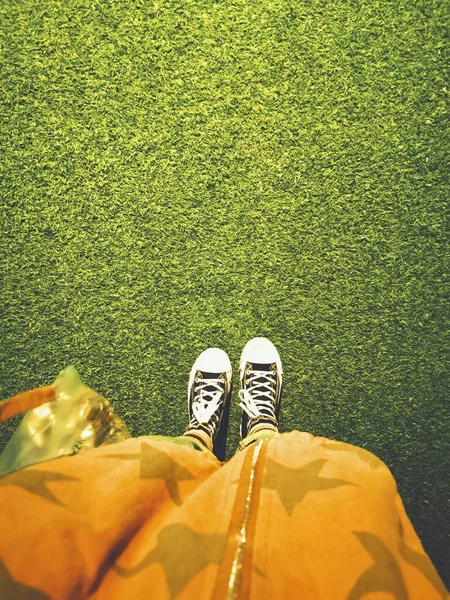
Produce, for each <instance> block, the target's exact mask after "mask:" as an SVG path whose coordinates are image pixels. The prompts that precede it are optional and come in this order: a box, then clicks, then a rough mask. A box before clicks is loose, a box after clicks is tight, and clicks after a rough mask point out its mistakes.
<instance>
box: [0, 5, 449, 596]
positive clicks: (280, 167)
mask: <svg viewBox="0 0 450 600" xmlns="http://www.w3.org/2000/svg"><path fill="white" fill-rule="evenodd" d="M449 16H450V15H449V5H448V3H447V2H446V0H416V1H411V0H396V1H395V2H394V1H392V2H391V1H389V0H386V1H383V2H381V1H377V0H360V1H356V0H348V1H343V0H320V1H319V0H308V1H306V0H305V1H304V2H293V1H291V2H289V1H288V0H276V1H271V0H258V1H256V0H255V1H250V2H247V1H244V0H233V1H231V2H225V1H223V2H219V1H216V2H213V1H212V0H209V1H205V0H196V1H195V2H192V1H189V2H175V1H164V0H155V1H154V2H139V1H130V0H127V1H125V0H115V1H112V0H109V1H107V0H105V1H102V2H92V0H77V1H75V0H67V1H65V2H60V1H57V0H23V1H22V2H20V3H18V2H15V1H14V0H3V2H1V4H0V69H1V89H0V98H1V106H0V109H1V110H0V144H1V159H0V178H1V179H0V193H1V210H2V218H1V222H0V232H1V237H0V277H1V285H0V311H1V314H0V317H1V320H0V323H1V325H0V334H1V339H2V344H1V349H0V363H1V372H0V397H1V398H7V397H10V396H12V395H13V394H16V393H19V392H21V391H24V390H27V389H31V388H34V387H37V386H40V385H47V384H49V383H51V382H52V381H53V380H54V379H55V378H56V376H57V375H58V373H59V372H60V371H61V370H62V369H63V368H64V367H66V366H68V365H69V364H72V365H74V366H75V367H76V368H77V370H78V371H79V373H80V375H81V377H82V379H83V381H84V382H85V383H87V384H88V385H89V386H90V387H92V388H93V389H95V390H97V391H98V392H100V393H101V394H102V395H104V396H105V397H107V398H108V399H110V400H111V402H112V403H113V405H114V406H115V408H116V410H117V412H118V413H119V414H120V415H121V416H122V417H123V418H124V419H125V420H126V422H127V424H128V426H129V428H130V431H131V432H132V434H133V435H135V436H139V435H145V434H163V435H178V434H180V433H182V432H183V430H184V428H185V426H186V418H187V407H186V405H187V402H186V398H187V383H188V376H189V371H190V369H191V366H192V364H193V362H194V360H195V359H196V357H197V356H198V354H200V352H202V351H203V350H204V349H206V348H208V347H210V346H218V347H221V348H223V349H224V350H226V351H227V352H228V354H229V356H230V359H231V361H232V364H233V367H234V388H235V394H234V404H233V407H232V410H231V421H230V430H229V443H228V456H231V455H232V453H233V452H234V450H235V448H236V445H237V442H238V428H239V418H240V412H239V408H238V402H237V390H238V389H239V374H238V361H239V357H240V353H241V350H242V348H243V346H244V345H245V343H246V342H247V341H248V340H249V339H250V338H252V337H254V336H266V337H268V338H270V339H271V340H272V341H273V342H274V343H275V344H276V346H277V348H278V350H279V352H280V355H281V358H282V361H283V367H284V393H283V401H282V402H283V405H282V411H281V420H280V429H281V431H289V430H291V429H294V428H295V429H299V430H302V431H308V432H311V433H313V434H315V435H321V436H327V437H330V438H333V439H339V440H343V441H346V442H350V443H352V444H355V445H359V446H363V447H364V448H366V449H368V450H370V451H372V452H374V453H375V454H376V455H378V456H379V457H380V458H381V459H382V460H383V461H384V462H385V463H386V464H387V465H388V466H389V468H390V469H391V471H392V473H393V474H394V476H395V478H396V481H397V484H398V488H399V491H400V494H401V496H402V498H403V500H404V503H405V507H406V510H407V512H408V515H409V516H410V518H411V520H412V523H413V525H414V527H415V528H416V531H417V533H418V535H419V537H420V539H421V540H422V542H423V544H424V547H425V550H426V551H427V552H428V553H429V555H430V557H431V559H432V561H433V562H434V564H435V566H436V567H437V569H438V571H439V573H440V575H441V577H442V578H443V579H444V581H445V582H446V583H447V585H449V583H450V573H449V570H448V565H449V564H450V551H449V550H450V545H449V539H450V525H449V521H448V515H449V514H450V506H449V497H450V489H449V472H450V463H449V451H448V448H449V441H450V440H449V433H448V431H449V418H448V393H449V385H448V384H449V380H448V372H449V370H448V366H449V364H448V354H447V349H448V337H447V333H446V332H447V331H448V324H449V319H448V312H447V311H446V302H445V292H446V278H445V275H446V273H447V272H448V245H447V242H448V238H447V236H446V231H445V208H446V200H447V196H448V182H447V179H446V177H447V171H446V159H448V156H449V154H448V153H449V146H450V145H449V138H448V125H449V119H448V114H449V113H448V102H449V88H450V85H449V80H448V70H447V67H446V65H447V64H448V62H449V61H448V59H449V53H448V49H449V48H448V42H447V39H448V33H449V26H448V24H449ZM446 252H447V254H446ZM447 289H448V288H447ZM19 421H20V419H19V418H16V419H14V420H13V421H12V422H9V423H8V424H6V425H3V426H2V428H1V429H0V435H1V443H0V451H1V449H2V448H3V447H4V445H5V444H6V442H7V441H8V439H9V437H10V436H11V434H12V432H13V431H14V429H15V427H16V426H17V424H18V422H19Z"/></svg>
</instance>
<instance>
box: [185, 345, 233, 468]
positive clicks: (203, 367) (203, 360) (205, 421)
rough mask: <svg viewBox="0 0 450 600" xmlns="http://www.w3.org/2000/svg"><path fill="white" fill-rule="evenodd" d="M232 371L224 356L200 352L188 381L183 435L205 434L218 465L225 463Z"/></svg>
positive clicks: (220, 352) (212, 350) (218, 351)
mask: <svg viewBox="0 0 450 600" xmlns="http://www.w3.org/2000/svg"><path fill="white" fill-rule="evenodd" d="M232 387H233V382H232V367H231V362H230V359H229V358H228V355H227V353H226V352H224V351H223V350H221V349H220V348H208V349H207V350H204V351H203V352H202V353H201V354H200V355H199V356H198V357H197V360H196V361H195V363H194V365H193V367H192V369H191V374H190V377H189V386H188V412H189V425H188V427H187V429H186V431H185V433H184V435H186V433H189V434H191V435H194V436H195V432H196V431H200V432H203V436H202V434H200V436H199V438H200V439H202V441H203V439H204V434H205V433H206V434H207V435H208V436H210V438H211V440H212V452H213V453H214V454H215V455H216V457H217V458H218V459H219V460H220V461H224V460H225V445H226V436H227V429H228V421H229V413H230V401H231V392H232Z"/></svg>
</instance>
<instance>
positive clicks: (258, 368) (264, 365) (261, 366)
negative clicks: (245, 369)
mask: <svg viewBox="0 0 450 600" xmlns="http://www.w3.org/2000/svg"><path fill="white" fill-rule="evenodd" d="M271 367H272V365H269V364H267V363H252V368H253V369H255V371H271V370H272V368H271Z"/></svg>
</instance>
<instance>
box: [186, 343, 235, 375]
mask: <svg viewBox="0 0 450 600" xmlns="http://www.w3.org/2000/svg"><path fill="white" fill-rule="evenodd" d="M194 367H195V369H197V370H199V371H206V372H208V373H223V372H224V371H229V370H230V369H231V363H230V359H229V358H228V354H227V353H226V352H225V351H224V350H221V349H220V348H208V349H207V350H204V351H203V352H202V353H201V354H200V355H199V356H198V358H197V360H196V361H195V364H194Z"/></svg>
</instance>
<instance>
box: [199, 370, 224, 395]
mask: <svg viewBox="0 0 450 600" xmlns="http://www.w3.org/2000/svg"><path fill="white" fill-rule="evenodd" d="M200 373H201V377H202V379H219V378H220V376H221V374H222V373H208V372H207V371H200ZM203 390H204V391H205V392H206V393H208V392H217V391H218V390H217V385H207V386H206V387H204V388H203Z"/></svg>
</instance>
